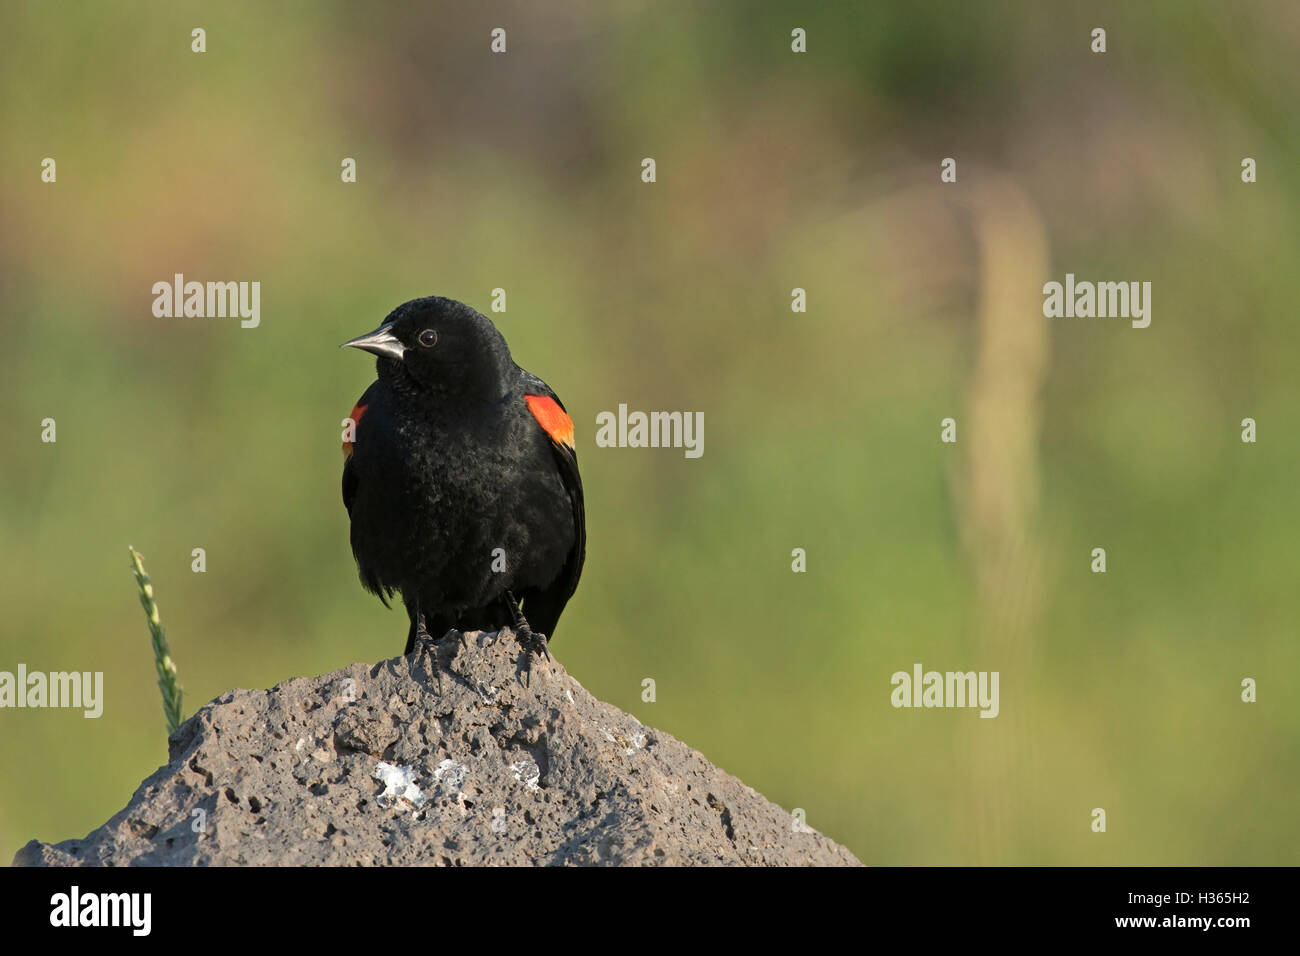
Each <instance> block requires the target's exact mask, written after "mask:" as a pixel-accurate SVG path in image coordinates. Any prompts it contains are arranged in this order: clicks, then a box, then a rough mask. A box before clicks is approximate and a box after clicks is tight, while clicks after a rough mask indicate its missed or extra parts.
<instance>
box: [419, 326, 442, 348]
mask: <svg viewBox="0 0 1300 956" xmlns="http://www.w3.org/2000/svg"><path fill="white" fill-rule="evenodd" d="M437 341H438V333H437V332H435V331H434V330H433V329H425V330H424V331H423V332H421V333H420V344H421V345H423V346H424V347H425V348H426V349H431V348H433V345H434V343H435V342H437Z"/></svg>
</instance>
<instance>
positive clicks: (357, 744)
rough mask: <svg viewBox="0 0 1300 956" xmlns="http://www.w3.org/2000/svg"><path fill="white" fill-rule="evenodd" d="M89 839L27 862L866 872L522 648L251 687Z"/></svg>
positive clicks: (204, 717) (440, 646)
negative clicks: (836, 868)
mask: <svg viewBox="0 0 1300 956" xmlns="http://www.w3.org/2000/svg"><path fill="white" fill-rule="evenodd" d="M169 746H170V751H169V757H170V762H169V763H168V764H167V765H166V766H164V767H160V768H159V769H158V770H157V772H155V773H154V774H153V775H152V776H150V777H149V778H147V779H146V780H145V781H144V782H143V783H142V784H141V785H140V787H139V788H138V789H137V790H136V792H135V794H134V795H133V796H132V798H131V801H130V803H128V804H127V806H126V808H125V809H124V810H122V811H121V812H120V813H118V814H116V815H115V816H113V817H112V819H110V820H109V821H108V822H107V823H105V824H104V825H103V826H101V827H100V828H99V829H97V830H94V831H92V832H91V833H90V834H88V835H87V836H86V837H85V838H84V839H81V840H65V841H64V842H62V843H56V844H46V843H39V842H37V841H35V840H33V841H32V842H30V843H28V844H27V845H26V846H25V847H23V848H22V849H21V850H19V851H18V854H17V856H16V857H15V858H14V864H15V865H16V866H23V865H26V866H86V865H92V866H95V865H102V866H127V865H143V866H189V865H195V864H198V865H239V866H256V865H276V864H278V865H294V864H309V865H313V864H314V865H329V866H339V865H356V864H361V865H375V864H396V865H420V864H431V865H442V866H465V865H484V864H487V865H523V866H533V865H554V864H574V865H623V866H636V865H674V864H676V865H751V866H752V865H765V866H773V865H778V866H780V865H858V860H857V859H856V858H855V857H854V856H853V854H852V853H850V852H849V851H848V850H846V849H845V848H844V847H842V846H839V845H838V844H836V843H834V842H832V841H831V840H828V839H826V838H825V837H823V836H822V835H821V834H819V833H817V832H815V831H813V830H811V829H809V828H807V827H806V826H803V825H802V824H800V823H798V822H796V820H795V818H794V817H792V815H791V814H790V813H788V812H786V811H785V810H782V809H781V808H780V807H778V806H776V805H775V804H773V803H770V802H769V801H767V800H766V799H764V798H763V797H762V796H760V795H759V794H757V793H756V792H754V791H753V790H751V789H750V788H749V787H747V786H745V785H744V784H743V783H741V782H740V781H739V780H737V779H736V778H735V777H732V776H730V775H728V774H726V773H724V772H723V771H721V770H719V769H718V768H717V767H715V766H714V765H713V764H711V763H709V761H707V760H705V759H704V757H703V756H701V755H700V754H699V753H697V752H696V751H694V750H691V749H690V748H689V747H687V746H686V745H685V744H682V743H681V742H680V741H678V740H675V739H674V738H672V737H670V736H669V735H668V734H665V733H661V732H659V731H657V730H654V729H652V728H650V727H645V726H642V725H641V724H640V723H639V722H638V721H637V720H636V718H635V717H632V716H631V715H630V714H625V713H623V712H622V711H621V710H619V709H617V708H616V707H612V706H610V705H609V704H605V703H601V702H600V701H598V700H596V699H595V698H594V697H592V696H591V695H590V694H588V693H587V692H586V691H585V690H584V689H583V688H582V686H581V685H579V684H578V682H577V681H576V680H574V679H573V678H572V677H570V676H569V675H568V674H567V673H566V672H565V670H564V668H563V667H561V666H560V665H559V663H558V662H556V661H554V660H546V659H543V658H539V657H537V656H535V655H531V654H529V653H528V652H526V651H525V650H523V649H522V648H521V647H520V645H519V642H518V641H517V639H516V638H515V636H514V635H513V634H512V633H511V632H510V631H509V630H504V631H502V632H500V633H499V634H497V633H471V634H467V635H465V637H464V640H463V642H462V640H460V639H458V638H456V637H455V636H451V635H449V636H448V637H447V638H446V639H444V640H442V641H439V642H437V643H436V644H426V645H424V646H423V647H422V648H421V649H420V650H419V652H418V653H417V654H414V655H412V656H411V657H409V658H395V659H393V660H388V661H383V662H382V663H379V664H377V665H375V666H373V667H367V666H366V665H364V664H353V665H352V666H351V667H347V668H344V669H343V670H340V671H335V672H334V673H332V674H326V675H324V676H323V677H316V678H297V679H294V680H291V681H287V682H285V683H283V684H280V685H278V686H277V687H274V688H272V689H271V690H269V691H250V690H234V691H229V692H227V693H226V694H223V695H222V696H221V697H218V698H217V699H216V700H214V701H212V702H211V703H209V704H207V705H206V706H205V707H203V708H202V709H201V710H200V711H199V712H198V713H197V714H195V715H194V716H193V717H191V718H190V719H189V720H187V721H186V722H185V723H184V724H182V725H181V726H180V727H179V728H178V729H177V730H176V732H175V733H174V734H173V735H172V737H171V740H170V741H169Z"/></svg>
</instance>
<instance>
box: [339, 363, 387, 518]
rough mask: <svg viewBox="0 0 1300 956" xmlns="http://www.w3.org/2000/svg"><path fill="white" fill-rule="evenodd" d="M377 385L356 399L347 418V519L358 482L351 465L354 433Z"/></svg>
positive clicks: (344, 501)
mask: <svg viewBox="0 0 1300 956" xmlns="http://www.w3.org/2000/svg"><path fill="white" fill-rule="evenodd" d="M378 385H379V383H378V382H374V383H373V384H371V386H370V387H369V388H368V389H366V390H365V392H364V393H363V394H362V395H361V397H360V398H358V399H357V403H356V404H355V405H353V406H352V414H351V415H349V416H348V418H349V419H350V420H351V421H352V428H351V433H352V441H348V440H347V439H346V438H345V439H344V442H343V507H345V508H347V509H348V517H351V516H352V502H353V501H355V500H356V497H357V481H358V477H357V470H356V467H355V466H354V465H353V464H352V448H353V445H354V444H355V443H356V433H357V428H358V426H359V425H360V424H361V418H362V416H363V415H365V413H366V409H367V408H368V407H369V406H370V403H371V402H372V401H373V393H374V391H375V388H376V387H377V386H378Z"/></svg>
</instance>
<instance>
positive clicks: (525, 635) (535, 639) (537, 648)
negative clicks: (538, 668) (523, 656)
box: [515, 621, 551, 661]
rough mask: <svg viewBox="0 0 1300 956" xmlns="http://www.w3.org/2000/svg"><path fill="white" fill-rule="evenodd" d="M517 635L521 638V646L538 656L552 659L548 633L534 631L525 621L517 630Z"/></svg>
mask: <svg viewBox="0 0 1300 956" xmlns="http://www.w3.org/2000/svg"><path fill="white" fill-rule="evenodd" d="M515 637H517V638H518V639H519V646H520V647H522V648H523V649H524V650H526V651H528V652H530V653H532V654H536V655H537V656H538V657H545V658H546V659H547V660H548V661H549V660H550V659H551V652H550V649H549V648H548V647H547V641H546V635H545V634H541V633H539V632H537V631H534V630H533V629H532V628H531V627H529V626H528V622H527V621H524V622H523V626H521V627H519V628H518V629H517V630H516V631H515Z"/></svg>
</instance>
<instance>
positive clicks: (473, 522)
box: [343, 296, 587, 654]
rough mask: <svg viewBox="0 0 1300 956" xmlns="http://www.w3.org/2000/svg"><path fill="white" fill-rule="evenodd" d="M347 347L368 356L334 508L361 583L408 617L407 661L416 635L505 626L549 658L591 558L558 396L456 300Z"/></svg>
mask: <svg viewBox="0 0 1300 956" xmlns="http://www.w3.org/2000/svg"><path fill="white" fill-rule="evenodd" d="M343 345H344V347H347V346H351V347H352V348H358V349H364V350H365V351H367V352H372V353H374V354H375V355H377V356H378V360H377V362H376V363H375V367H376V370H377V372H378V381H376V382H374V383H373V384H371V386H370V387H369V388H368V389H366V391H365V394H363V395H362V396H361V398H360V399H359V400H358V401H357V404H356V406H355V407H354V408H353V409H352V415H351V422H352V423H353V424H352V425H351V426H350V430H351V432H352V434H351V435H349V434H348V432H347V431H345V433H344V437H345V439H346V438H348V437H351V438H352V440H351V441H346V440H345V441H344V443H343V454H344V461H343V504H344V505H345V506H346V507H347V509H348V516H349V517H350V518H351V521H352V534H351V537H352V553H353V555H354V556H355V557H356V560H357V568H358V570H359V571H360V575H361V583H362V584H363V585H364V586H365V588H366V590H368V591H371V592H373V593H374V594H376V595H378V596H379V598H380V600H381V601H383V602H384V604H385V605H387V604H388V598H391V597H392V596H393V594H394V593H395V592H397V593H400V594H401V596H402V602H403V603H404V604H405V605H406V612H407V615H408V616H409V617H410V619H411V627H410V632H409V634H408V636H407V640H406V650H405V652H404V653H406V654H409V653H411V651H412V650H414V648H415V642H416V638H417V637H418V636H419V635H420V634H421V633H422V632H423V633H425V634H427V635H429V636H431V637H434V638H437V637H441V636H442V635H443V634H445V633H446V632H447V631H448V630H449V629H451V628H455V629H457V630H460V631H467V630H475V629H485V630H495V629H498V628H500V627H502V626H505V625H507V624H508V625H511V626H513V627H514V628H515V629H516V631H518V632H519V633H520V635H521V637H523V638H525V639H526V640H528V642H529V643H530V644H531V645H532V646H534V647H535V648H536V649H538V650H540V651H541V652H545V650H546V638H549V637H554V636H555V625H556V622H557V621H558V620H559V619H560V613H561V612H562V611H563V610H564V606H565V604H566V603H568V600H569V598H570V597H572V596H573V592H574V590H575V589H576V588H577V586H578V578H579V576H580V575H581V574H582V564H583V560H584V558H585V556H586V544H587V529H586V517H585V514H584V511H583V501H582V479H581V477H580V476H579V475H578V458H577V454H576V452H575V450H574V442H573V422H572V420H571V419H570V418H569V415H568V413H567V412H566V411H565V409H564V405H563V404H562V403H561V402H560V399H559V397H558V396H557V395H556V394H555V392H553V391H552V390H551V388H550V386H548V385H547V384H546V383H545V382H543V381H542V380H541V379H540V378H538V377H537V376H535V375H532V374H530V373H528V372H526V371H524V370H523V369H521V368H520V367H519V366H518V365H516V364H515V363H514V360H513V359H512V358H511V356H510V348H509V347H508V346H507V345H506V340H505V339H504V338H503V337H502V335H501V333H500V332H498V331H497V328H496V326H495V325H493V324H492V322H491V320H490V319H488V318H487V316H485V315H482V314H481V313H479V312H476V311H475V310H474V309H472V308H470V307H469V306H467V305H465V304H463V303H461V302H457V301H455V300H453V299H444V298H441V297H438V296H431V297H429V298H424V299H414V300H412V301H410V302H407V303H405V304H404V305H400V306H398V307H397V308H396V309H394V310H393V311H392V312H391V313H390V314H389V316H388V318H386V319H385V320H384V323H383V324H382V325H381V326H380V327H379V328H377V329H375V330H374V331H373V332H370V333H368V334H367V335H362V336H360V337H358V338H355V339H352V340H351V341H349V342H345V343H343ZM524 615H527V617H525V616H524Z"/></svg>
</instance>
